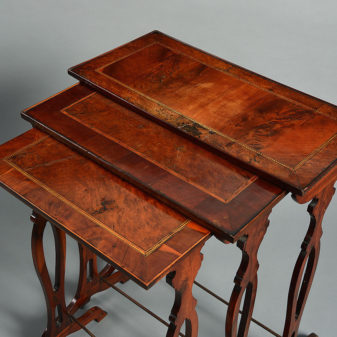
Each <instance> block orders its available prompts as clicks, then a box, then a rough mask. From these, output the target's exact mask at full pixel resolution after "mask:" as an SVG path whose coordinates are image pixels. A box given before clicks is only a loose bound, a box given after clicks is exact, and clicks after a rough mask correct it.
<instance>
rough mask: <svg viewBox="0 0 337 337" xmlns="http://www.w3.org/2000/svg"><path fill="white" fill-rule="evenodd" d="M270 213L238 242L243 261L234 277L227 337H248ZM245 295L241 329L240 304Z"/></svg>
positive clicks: (251, 227)
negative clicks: (261, 248) (261, 252)
mask: <svg viewBox="0 0 337 337" xmlns="http://www.w3.org/2000/svg"><path fill="white" fill-rule="evenodd" d="M268 216H269V213H268V214H267V215H263V216H261V217H259V218H258V219H256V220H255V223H253V224H251V226H250V230H249V232H248V233H247V234H246V235H245V236H243V237H242V238H241V239H240V240H239V241H238V243H237V245H238V247H239V248H240V249H241V250H242V261H241V264H240V266H239V269H238V271H237V274H236V277H235V279H234V283H235V285H234V289H233V292H232V295H231V298H230V301H229V306H228V311H227V317H226V337H237V336H238V337H247V335H248V330H249V325H250V321H251V318H252V314H253V308H254V303H255V297H256V290H257V271H258V268H259V263H258V259H257V254H258V250H259V247H260V244H261V242H262V239H263V237H264V235H265V233H266V230H267V227H268V225H269V220H268ZM244 294H245V297H244V302H243V310H242V311H243V313H242V316H241V320H240V324H239V329H238V328H237V326H238V318H239V311H240V304H241V301H242V299H243V295H244Z"/></svg>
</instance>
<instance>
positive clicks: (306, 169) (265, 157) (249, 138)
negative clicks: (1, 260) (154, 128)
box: [69, 31, 337, 194]
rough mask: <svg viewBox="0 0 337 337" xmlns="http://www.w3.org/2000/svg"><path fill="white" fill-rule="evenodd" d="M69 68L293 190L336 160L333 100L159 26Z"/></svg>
mask: <svg viewBox="0 0 337 337" xmlns="http://www.w3.org/2000/svg"><path fill="white" fill-rule="evenodd" d="M69 73H70V74H71V75H73V76H75V77H76V78H78V79H80V80H81V81H83V82H84V83H86V84H89V85H91V86H93V87H95V88H96V89H98V90H100V91H101V92H103V93H105V94H107V95H109V96H110V97H111V98H114V99H115V100H118V101H120V102H123V104H126V105H128V106H130V107H131V106H132V107H134V108H135V109H136V110H137V111H138V112H140V113H143V114H146V115H150V116H151V117H153V118H155V119H157V120H159V121H161V122H163V123H166V124H168V125H170V126H171V127H174V128H176V129H178V130H180V131H182V132H184V133H186V134H188V135H189V136H190V137H193V138H194V139H196V140H197V141H198V142H202V143H205V144H207V145H210V146H211V147H213V148H215V149H216V150H217V151H220V152H221V153H223V154H224V155H226V156H227V157H228V156H229V157H231V158H235V159H236V160H239V161H241V162H242V163H244V164H245V165H246V166H247V167H250V168H251V169H253V170H254V171H255V172H260V173H261V174H263V175H264V176H265V177H266V178H267V179H272V181H275V182H277V183H279V184H281V186H285V187H287V188H288V189H289V190H290V191H292V192H295V193H299V194H304V193H305V192H306V191H307V190H308V189H309V188H311V187H312V186H313V185H314V184H315V183H317V182H318V181H319V179H320V178H321V176H322V175H324V174H325V173H326V171H328V170H329V169H331V168H332V167H333V166H334V165H335V164H336V150H337V136H336V133H337V108H336V106H334V105H332V104H329V103H326V102H324V101H321V100H319V99H316V98H314V97H311V96H309V95H306V94H303V93H301V92H299V91H296V90H294V89H291V88H289V87H286V86H284V85H281V84H279V83H276V82H274V81H272V80H269V79H266V78H264V77H262V76H259V75H257V74H254V73H252V72H250V71H248V70H246V69H243V68H241V67H238V66H236V65H234V64H232V63H229V62H227V61H224V60H221V59H219V58H217V57H214V56H212V55H209V54H207V53H205V52H202V51H200V50H198V49H196V48H194V47H191V46H189V45H186V44H184V43H182V42H180V41H177V40H175V39H173V38H171V37H169V36H167V35H164V34H163V33H160V32H157V31H155V32H152V33H150V34H147V35H145V36H142V37H140V38H138V39H136V40H134V41H132V42H130V43H127V44H125V45H123V46H121V47H119V48H116V49H114V50H112V51H111V52H108V53H105V54H103V55H101V56H99V57H96V58H94V59H92V60H90V61H88V62H84V63H82V64H80V65H79V66H75V67H73V68H71V69H70V70H69Z"/></svg>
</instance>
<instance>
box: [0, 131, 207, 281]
mask: <svg viewBox="0 0 337 337" xmlns="http://www.w3.org/2000/svg"><path fill="white" fill-rule="evenodd" d="M0 157H1V161H0V184H1V185H2V186H3V187H4V188H5V189H7V190H8V191H9V192H11V193H12V194H14V195H15V196H16V197H17V198H19V199H21V200H22V201H24V202H25V203H26V204H28V205H29V206H30V207H31V208H33V209H34V210H35V211H36V212H38V213H40V214H42V216H43V217H45V218H46V219H47V220H49V221H50V222H52V223H53V224H54V225H56V226H58V227H61V228H62V229H63V230H65V231H66V232H68V233H69V234H70V235H71V236H73V237H74V238H75V239H76V240H78V241H80V242H81V243H82V244H85V245H86V246H88V247H90V248H91V249H93V250H94V251H95V253H96V254H98V255H100V256H101V257H103V258H104V259H105V260H106V261H107V262H109V263H111V264H113V265H114V266H115V267H117V268H119V269H121V270H123V271H124V272H126V273H127V274H128V275H129V276H131V278H133V279H134V280H135V281H136V282H137V283H139V284H140V285H141V286H143V287H145V288H148V287H150V286H151V285H153V284H154V283H155V282H156V281H157V280H159V279H160V278H161V277H162V276H163V275H164V274H165V272H168V271H169V269H170V267H171V266H173V265H174V264H175V263H177V262H178V261H179V260H180V259H181V258H183V257H184V256H185V255H186V254H188V253H189V252H190V251H191V250H192V249H193V248H194V247H195V246H196V245H198V244H201V243H202V242H204V241H205V240H206V239H207V238H208V237H209V235H210V233H209V231H208V230H207V229H205V228H203V227H201V226H199V225H197V224H195V223H193V222H192V221H190V220H188V219H186V218H185V217H184V216H182V215H181V214H179V213H177V212H175V211H173V210H172V209H170V208H169V207H167V206H165V205H163V204H162V203H160V202H159V201H157V200H156V199H154V198H152V197H151V196H149V195H147V194H145V193H143V192H142V191H140V190H138V189H137V188H135V187H133V186H132V185H130V184H128V183H127V182H125V181H123V180H121V179H120V178H118V177H116V176H115V175H113V174H112V173H110V172H109V171H107V170H105V169H104V168H102V167H100V166H99V165H97V164H95V163H94V162H92V161H91V160H89V159H86V158H84V157H83V156H81V155H79V154H78V153H76V152H74V151H72V150H71V149H69V148H68V147H66V146H65V145H63V144H61V143H59V142H57V141H56V140H54V139H53V138H51V137H49V136H48V135H46V134H44V133H42V132H40V131H38V130H36V129H33V130H31V131H28V132H26V133H24V134H23V135H21V136H19V137H17V138H14V139H13V140H11V141H9V142H7V143H5V144H3V145H1V146H0Z"/></svg>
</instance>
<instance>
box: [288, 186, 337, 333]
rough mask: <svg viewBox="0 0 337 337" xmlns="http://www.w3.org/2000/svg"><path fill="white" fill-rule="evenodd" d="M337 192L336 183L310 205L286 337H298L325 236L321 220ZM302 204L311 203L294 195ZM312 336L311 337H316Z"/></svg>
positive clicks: (290, 293) (289, 303)
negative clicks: (336, 191) (321, 241)
mask: <svg viewBox="0 0 337 337" xmlns="http://www.w3.org/2000/svg"><path fill="white" fill-rule="evenodd" d="M334 193H335V188H334V182H333V183H330V184H328V185H327V186H326V187H325V188H324V189H322V190H321V191H320V192H319V193H317V194H316V196H315V197H314V198H313V199H312V201H311V202H310V204H309V206H308V213H309V214H310V224H309V229H308V231H307V234H306V236H305V238H304V241H303V243H302V246H301V252H300V254H299V256H298V259H297V261H296V264H295V267H294V271H293V275H292V278H291V282H290V288H289V294H288V305H287V313H286V320H285V325H284V331H283V337H297V335H298V329H299V326H300V322H301V318H302V314H303V311H304V307H305V303H306V301H307V298H308V295H309V292H310V288H311V285H312V282H313V279H314V275H315V271H316V267H317V263H318V258H319V252H320V239H321V236H322V233H323V232H322V221H323V217H324V214H325V211H326V209H327V207H328V206H329V203H330V201H331V199H332V197H333V195H334ZM293 198H294V199H295V200H296V201H297V202H299V203H304V202H307V201H308V200H306V199H304V198H301V197H298V196H293ZM314 336H316V335H315V334H311V335H310V336H308V337H314Z"/></svg>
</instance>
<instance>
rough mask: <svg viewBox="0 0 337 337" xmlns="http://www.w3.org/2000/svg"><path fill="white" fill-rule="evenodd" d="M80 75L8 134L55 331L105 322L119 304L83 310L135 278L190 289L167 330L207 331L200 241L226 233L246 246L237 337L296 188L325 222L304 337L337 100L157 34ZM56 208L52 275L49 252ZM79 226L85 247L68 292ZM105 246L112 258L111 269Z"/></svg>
mask: <svg viewBox="0 0 337 337" xmlns="http://www.w3.org/2000/svg"><path fill="white" fill-rule="evenodd" d="M69 73H70V75H72V76H74V77H76V78H77V79H79V81H80V82H79V83H78V84H76V85H74V86H72V87H70V88H68V89H66V90H64V91H62V92H60V93H58V94H56V95H54V96H53V97H50V98H48V99H47V100H45V101H42V102H41V103H39V104H37V105H35V106H33V107H31V108H29V109H27V110H25V111H23V112H22V117H23V118H24V119H26V120H28V121H29V122H30V123H31V124H32V126H33V129H32V130H30V131H28V132H26V133H25V134H23V135H21V136H18V137H17V138H14V139H13V140H11V141H9V142H7V143H5V144H3V145H2V146H1V147H0V157H1V158H2V159H1V162H0V183H1V185H2V186H3V187H4V188H5V189H7V190H8V191H9V192H11V193H12V194H14V195H15V196H16V197H18V198H19V199H20V200H22V201H23V202H25V203H26V204H27V205H28V206H30V207H31V208H32V209H33V214H32V217H31V219H32V221H33V223H34V227H33V234H32V253H33V260H34V264H35V268H36V271H37V274H38V276H39V279H40V281H41V285H42V288H43V290H44V294H45V298H46V304H47V315H48V326H47V329H46V331H45V332H44V336H45V337H47V336H67V335H69V334H70V333H72V332H74V331H77V330H79V329H84V330H85V331H87V332H88V333H89V334H91V333H90V332H89V331H88V330H87V328H86V324H87V323H88V322H90V321H92V320H96V321H100V320H101V319H102V318H103V317H104V316H105V315H106V313H105V312H104V311H103V310H102V309H101V308H98V307H93V308H91V309H90V310H88V311H87V312H86V313H85V314H83V315H82V316H81V317H77V318H76V317H75V313H76V312H77V310H78V309H79V308H80V307H82V306H83V305H84V304H86V303H88V302H89V301H90V298H91V296H93V295H94V294H95V293H97V292H101V291H104V290H106V289H107V288H110V287H112V288H113V289H115V290H116V291H121V290H119V289H118V288H116V286H115V285H116V284H117V283H119V282H122V283H123V282H127V281H129V280H132V281H134V282H136V283H137V284H139V285H140V286H142V287H144V288H146V289H149V288H150V287H151V286H152V285H153V284H155V283H156V282H157V281H159V280H160V279H161V278H163V277H164V276H166V279H167V281H168V283H169V284H170V285H172V286H173V287H174V289H175V296H176V298H175V302H174V305H173V308H172V311H171V315H170V319H169V323H166V322H165V321H163V320H162V319H161V318H158V316H156V315H155V314H153V316H155V317H156V318H158V319H159V320H161V321H162V322H163V323H164V324H165V325H167V326H168V332H167V336H168V337H170V336H171V337H173V336H175V337H176V336H178V335H182V333H181V331H180V330H181V327H182V325H183V323H184V322H185V323H186V324H185V335H186V336H188V337H196V336H197V334H198V318H197V313H196V310H195V306H196V299H194V298H193V296H192V286H193V283H194V281H195V277H196V275H197V272H198V270H199V268H200V265H201V261H202V254H201V253H200V250H201V248H202V246H203V244H204V243H205V242H206V241H207V239H208V238H209V237H210V236H211V235H214V236H216V238H218V239H219V240H220V241H222V242H223V243H225V244H227V243H237V246H238V247H239V249H240V250H241V251H242V261H241V263H240V266H239V267H238V271H237V274H236V276H235V280H234V288H233V291H232V295H231V298H230V300H229V306H228V310H227V315H226V328H225V331H224V336H226V337H236V336H237V337H247V336H248V330H249V325H250V321H251V319H252V313H253V308H254V302H255V296H256V291H257V283H258V282H257V272H258V267H259V263H258V259H257V254H258V250H259V247H260V244H261V242H262V240H263V237H264V235H265V233H266V230H267V227H268V225H269V220H268V217H269V214H270V212H271V211H272V209H273V207H274V206H275V205H276V204H277V203H278V202H280V201H281V200H282V198H283V197H284V196H285V195H286V194H287V193H288V192H290V193H292V196H293V199H294V200H295V201H296V202H298V203H301V204H304V203H307V202H309V201H310V204H309V206H308V212H309V214H310V219H311V220H310V224H309V228H308V231H307V233H306V235H305V238H304V241H303V243H302V246H301V249H300V253H299V256H298V259H297V262H296V265H295V267H294V270H293V275H292V279H291V281H290V287H289V294H288V306H287V312H286V315H285V316H286V318H285V325H284V331H283V334H282V336H283V337H296V336H297V334H298V329H299V324H300V321H301V316H302V313H303V310H304V307H305V303H306V300H307V297H308V295H309V292H310V287H311V284H312V281H313V277H314V274H315V270H316V266H317V261H318V258H319V248H320V238H321V235H322V220H323V216H324V213H325V210H326V208H327V207H328V205H329V203H330V201H331V199H332V196H333V194H334V191H335V189H334V183H335V181H336V180H337V165H336V159H337V155H336V150H337V137H336V135H337V107H336V106H334V105H332V104H329V103H327V102H324V101H321V100H319V99H316V98H314V97H311V96H309V95H306V94H304V93H301V92H299V91H296V90H294V89H292V88H289V87H286V86H284V85H281V84H279V83H277V82H274V81H272V80H269V79H266V78H264V77H262V76H260V75H257V74H255V73H252V72H250V71H248V70H246V69H243V68H241V67H239V66H236V65H234V64H232V63H229V62H227V61H224V60H222V59H219V58H217V57H215V56H212V55H210V54H207V53H205V52H203V51H201V50H199V49H196V48H194V47H191V46H189V45H187V44H185V43H182V42H180V41H178V40H176V39H174V38H172V37H169V36H167V35H165V34H163V33H160V32H158V31H154V32H151V33H149V34H147V35H144V36H142V37H140V38H138V39H136V40H134V41H131V42H129V43H127V44H125V45H123V46H121V47H119V48H116V49H114V50H112V51H110V52H108V53H105V54H103V55H101V56H98V57H96V58H94V59H92V60H89V61H86V62H84V63H82V64H80V65H78V66H75V67H73V68H71V69H69ZM47 221H48V222H50V223H51V225H52V228H53V233H54V237H55V247H56V270H55V271H56V272H55V275H56V276H55V282H54V283H53V282H52V281H51V279H50V275H49V272H48V269H47V267H46V263H45V259H44V253H43V243H42V238H43V232H44V229H45V226H46V222H47ZM66 233H67V234H68V235H70V236H71V237H73V238H74V239H75V240H76V241H77V242H78V244H79V251H80V273H79V281H78V288H77V292H76V294H75V296H74V299H73V301H71V303H69V304H66V303H65V298H64V276H65V258H66V252H65V237H66ZM97 256H99V257H101V258H103V259H104V260H105V261H106V263H107V264H106V266H105V267H104V268H103V269H102V270H98V267H97ZM219 268H225V266H224V265H219ZM126 296H127V295H126ZM241 302H243V307H242V308H243V309H242V312H240V305H241ZM145 310H146V309H145ZM240 315H241V317H240ZM224 317H225V313H224ZM272 333H274V332H272ZM274 335H275V336H280V335H278V334H277V333H274ZM311 336H315V335H314V334H312V335H311Z"/></svg>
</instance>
